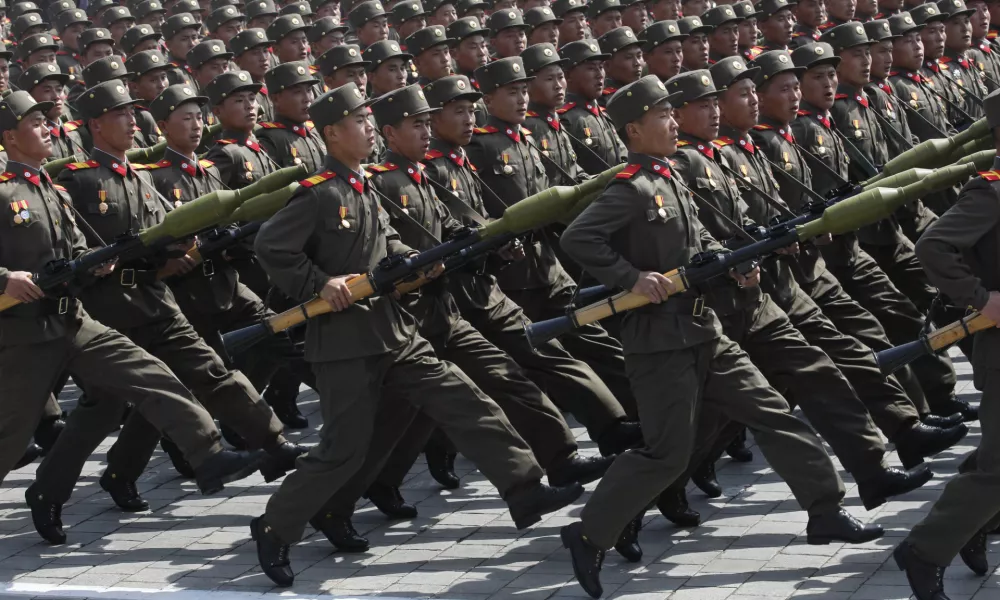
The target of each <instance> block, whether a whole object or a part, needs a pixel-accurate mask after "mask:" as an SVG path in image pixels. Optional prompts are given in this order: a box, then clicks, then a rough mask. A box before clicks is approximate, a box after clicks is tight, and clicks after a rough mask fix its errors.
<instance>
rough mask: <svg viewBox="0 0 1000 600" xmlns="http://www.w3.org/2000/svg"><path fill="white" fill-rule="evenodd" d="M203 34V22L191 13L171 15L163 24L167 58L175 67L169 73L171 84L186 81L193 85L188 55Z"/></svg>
mask: <svg viewBox="0 0 1000 600" xmlns="http://www.w3.org/2000/svg"><path fill="white" fill-rule="evenodd" d="M200 36H201V24H200V23H199V22H198V21H195V18H194V16H193V15H192V14H191V13H180V14H176V15H173V16H171V17H170V18H168V19H167V20H166V22H165V23H164V24H163V41H164V43H165V44H166V46H167V60H169V61H170V66H171V67H173V69H172V70H171V71H170V72H169V73H168V74H167V77H168V78H169V80H170V84H171V85H174V84H177V83H186V84H188V85H193V83H194V78H193V77H192V76H191V68H190V67H188V64H187V55H188V52H190V51H191V49H192V48H194V47H195V46H197V45H198V38H199V37H200Z"/></svg>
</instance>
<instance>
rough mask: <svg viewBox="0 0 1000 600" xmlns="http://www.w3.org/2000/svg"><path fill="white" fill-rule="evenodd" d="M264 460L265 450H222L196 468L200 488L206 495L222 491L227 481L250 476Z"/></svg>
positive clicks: (195, 472)
mask: <svg viewBox="0 0 1000 600" xmlns="http://www.w3.org/2000/svg"><path fill="white" fill-rule="evenodd" d="M262 460H264V451H263V450H258V451H256V452H233V451H232V450H222V451H221V452H218V453H216V454H214V455H212V456H211V457H209V459H208V460H206V461H205V462H203V463H202V464H201V465H200V466H199V467H198V468H197V469H195V470H194V475H195V481H197V483H198V489H199V490H201V493H202V494H204V495H206V496H207V495H209V494H215V493H217V492H220V491H222V488H223V487H225V485H226V484H227V483H231V482H233V481H237V480H239V479H243V478H244V477H249V476H250V475H251V474H253V473H254V472H255V471H256V470H257V469H258V468H260V463H261V461H262Z"/></svg>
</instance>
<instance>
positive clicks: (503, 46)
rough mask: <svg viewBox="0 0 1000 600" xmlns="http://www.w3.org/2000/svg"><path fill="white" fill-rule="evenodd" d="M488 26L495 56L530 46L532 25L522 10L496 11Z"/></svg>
mask: <svg viewBox="0 0 1000 600" xmlns="http://www.w3.org/2000/svg"><path fill="white" fill-rule="evenodd" d="M614 1H615V2H617V0H614ZM487 27H488V28H489V30H490V47H491V48H493V51H494V52H496V56H495V58H510V57H513V56H519V55H520V54H521V52H524V49H525V48H527V47H528V33H527V32H528V30H529V29H531V26H530V25H526V24H525V22H524V17H523V16H522V15H521V11H519V10H517V9H516V8H511V9H508V10H498V11H494V12H493V14H492V15H490V18H489V19H488V20H487Z"/></svg>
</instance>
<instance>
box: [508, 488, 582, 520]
mask: <svg viewBox="0 0 1000 600" xmlns="http://www.w3.org/2000/svg"><path fill="white" fill-rule="evenodd" d="M582 495H583V486H577V487H576V489H574V490H573V491H572V493H570V494H569V495H568V496H567V497H566V498H564V499H562V500H560V501H559V502H554V503H553V504H552V505H551V506H543V507H541V508H539V509H538V510H537V511H535V512H532V513H529V514H526V515H521V516H519V517H515V516H514V515H511V516H512V517H513V518H514V528H515V529H518V530H520V529H527V528H528V527H531V526H532V525H534V524H535V523H537V522H539V521H541V520H542V515H547V514H549V513H550V512H555V511H557V510H559V509H560V508H564V507H566V506H569V505H570V504H573V503H574V502H576V501H577V500H578V499H579V498H580V496H582Z"/></svg>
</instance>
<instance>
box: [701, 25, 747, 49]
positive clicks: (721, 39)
mask: <svg viewBox="0 0 1000 600" xmlns="http://www.w3.org/2000/svg"><path fill="white" fill-rule="evenodd" d="M739 43H740V26H739V24H738V23H724V24H722V25H720V26H718V27H716V28H715V31H713V32H712V33H710V34H709V35H708V46H709V48H710V49H711V50H712V51H713V52H715V53H716V54H719V55H720V56H736V54H737V53H738V52H739V51H740V47H739Z"/></svg>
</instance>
